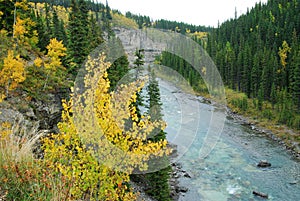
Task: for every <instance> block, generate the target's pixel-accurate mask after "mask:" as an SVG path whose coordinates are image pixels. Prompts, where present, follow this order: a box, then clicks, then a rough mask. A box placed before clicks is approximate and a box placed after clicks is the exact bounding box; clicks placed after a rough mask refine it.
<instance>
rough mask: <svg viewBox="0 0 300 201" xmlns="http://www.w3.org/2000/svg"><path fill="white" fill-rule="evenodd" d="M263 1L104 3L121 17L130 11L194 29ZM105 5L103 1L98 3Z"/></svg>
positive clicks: (126, 0)
mask: <svg viewBox="0 0 300 201" xmlns="http://www.w3.org/2000/svg"><path fill="white" fill-rule="evenodd" d="M259 1H261V2H267V0H108V5H109V6H110V7H111V8H112V9H118V10H119V11H121V12H122V13H123V14H125V12H126V11H130V12H132V13H134V14H142V15H147V16H149V17H151V19H153V20H156V19H168V20H176V21H183V22H187V23H190V24H195V25H205V26H217V24H218V20H219V21H220V23H222V22H223V21H225V20H226V19H230V18H233V17H234V11H235V7H236V8H237V13H238V15H240V14H241V13H245V12H246V11H247V7H249V8H251V7H253V6H254V5H255V3H256V2H259ZM98 2H102V3H104V4H105V0H98Z"/></svg>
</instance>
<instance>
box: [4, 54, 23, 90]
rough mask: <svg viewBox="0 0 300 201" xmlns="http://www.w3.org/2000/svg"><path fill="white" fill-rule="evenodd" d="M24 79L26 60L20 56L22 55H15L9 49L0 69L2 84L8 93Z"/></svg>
mask: <svg viewBox="0 0 300 201" xmlns="http://www.w3.org/2000/svg"><path fill="white" fill-rule="evenodd" d="M24 80H25V62H24V61H23V60H22V59H21V58H20V55H17V56H14V52H13V51H12V50H9V51H8V53H7V57H6V58H4V64H3V68H2V69H1V71H0V86H2V87H4V88H5V90H6V94H7V93H8V91H11V90H13V89H15V88H16V87H17V86H18V84H19V83H21V82H23V81H24ZM2 93H3V92H2Z"/></svg>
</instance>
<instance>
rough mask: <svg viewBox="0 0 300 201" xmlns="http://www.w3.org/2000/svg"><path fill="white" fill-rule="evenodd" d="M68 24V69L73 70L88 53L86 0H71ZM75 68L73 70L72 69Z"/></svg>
mask: <svg viewBox="0 0 300 201" xmlns="http://www.w3.org/2000/svg"><path fill="white" fill-rule="evenodd" d="M71 9H72V11H71V12H70V17H69V24H68V35H69V41H68V51H69V54H68V55H69V58H68V59H69V62H70V63H71V65H70V68H71V69H70V71H71V72H75V71H76V69H77V68H78V67H79V65H81V64H82V63H83V62H84V60H85V59H86V56H87V55H88V53H89V51H88V24H89V23H88V9H87V5H86V1H84V0H79V1H78V2H77V1H76V0H72V1H71ZM74 70H75V71H74Z"/></svg>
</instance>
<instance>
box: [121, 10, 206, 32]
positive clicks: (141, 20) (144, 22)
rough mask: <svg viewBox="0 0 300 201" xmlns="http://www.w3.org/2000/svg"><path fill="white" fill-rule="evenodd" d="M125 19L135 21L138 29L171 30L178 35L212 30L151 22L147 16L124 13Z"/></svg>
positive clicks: (190, 25) (165, 21) (159, 21)
mask: <svg viewBox="0 0 300 201" xmlns="http://www.w3.org/2000/svg"><path fill="white" fill-rule="evenodd" d="M125 16H126V17H128V18H131V19H133V20H135V21H136V23H137V24H138V25H139V28H140V29H141V28H143V27H152V28H157V29H165V30H172V31H176V32H178V33H182V34H185V33H194V32H209V31H211V30H212V27H205V26H200V25H192V24H187V23H184V22H177V21H170V20H164V19H160V20H155V21H153V20H151V19H150V17H149V16H145V15H136V14H133V13H131V12H126V14H125Z"/></svg>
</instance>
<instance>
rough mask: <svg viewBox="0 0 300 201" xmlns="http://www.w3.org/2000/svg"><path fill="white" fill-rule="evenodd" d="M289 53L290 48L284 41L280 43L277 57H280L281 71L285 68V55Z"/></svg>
mask: <svg viewBox="0 0 300 201" xmlns="http://www.w3.org/2000/svg"><path fill="white" fill-rule="evenodd" d="M290 51H291V48H290V47H289V44H288V43H287V42H286V41H283V42H282V47H279V51H278V55H279V57H280V63H281V65H282V67H283V69H285V67H286V64H287V62H286V59H287V53H289V52H290Z"/></svg>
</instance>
